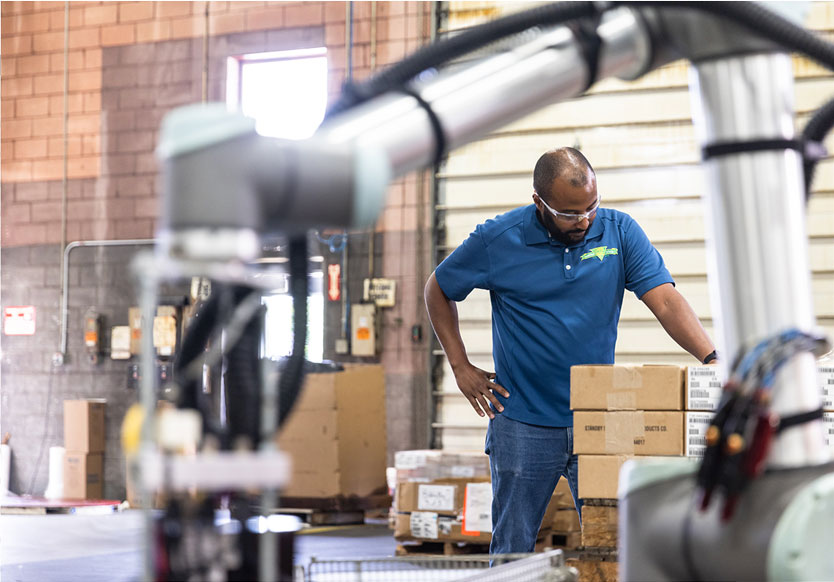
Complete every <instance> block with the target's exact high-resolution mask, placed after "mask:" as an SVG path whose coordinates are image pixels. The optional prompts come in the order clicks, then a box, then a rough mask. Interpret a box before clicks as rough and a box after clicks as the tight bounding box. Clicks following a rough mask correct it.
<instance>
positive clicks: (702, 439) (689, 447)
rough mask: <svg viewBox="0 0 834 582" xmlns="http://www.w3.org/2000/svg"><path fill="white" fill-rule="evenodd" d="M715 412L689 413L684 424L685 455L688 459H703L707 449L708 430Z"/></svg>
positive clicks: (686, 414)
mask: <svg viewBox="0 0 834 582" xmlns="http://www.w3.org/2000/svg"><path fill="white" fill-rule="evenodd" d="M713 416H715V413H714V412H687V413H685V419H684V422H685V424H686V436H685V437H684V438H685V439H686V440H685V442H684V445H685V447H684V455H685V456H687V457H703V456H704V451H706V449H707V442H706V441H707V429H708V428H709V425H710V423H711V422H712V417H713Z"/></svg>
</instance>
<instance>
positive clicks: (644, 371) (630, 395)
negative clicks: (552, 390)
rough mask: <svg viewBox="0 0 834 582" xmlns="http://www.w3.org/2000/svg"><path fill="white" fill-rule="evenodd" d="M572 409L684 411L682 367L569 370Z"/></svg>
mask: <svg viewBox="0 0 834 582" xmlns="http://www.w3.org/2000/svg"><path fill="white" fill-rule="evenodd" d="M570 407H571V409H573V410H683V369H682V368H681V367H680V366H664V365H645V366H623V365H599V366H596V365H594V366H591V365H583V366H573V367H571V371H570Z"/></svg>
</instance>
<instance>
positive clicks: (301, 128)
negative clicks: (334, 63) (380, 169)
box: [226, 47, 327, 139]
mask: <svg viewBox="0 0 834 582" xmlns="http://www.w3.org/2000/svg"><path fill="white" fill-rule="evenodd" d="M227 69H228V75H227V86H226V100H227V102H228V103H229V105H230V106H231V107H232V108H234V109H239V110H240V111H242V112H243V114H244V115H246V116H247V117H252V118H254V119H255V122H256V129H257V131H258V133H260V134H261V135H266V136H269V137H281V138H285V139H305V138H308V137H310V136H311V135H313V133H314V132H315V131H316V129H317V128H318V126H319V125H320V124H321V122H322V120H323V119H324V113H325V111H326V109H327V49H325V48H323V47H321V48H314V49H301V50H292V51H279V52H269V53H256V54H249V55H243V56H239V57H230V58H229V60H228V67H227Z"/></svg>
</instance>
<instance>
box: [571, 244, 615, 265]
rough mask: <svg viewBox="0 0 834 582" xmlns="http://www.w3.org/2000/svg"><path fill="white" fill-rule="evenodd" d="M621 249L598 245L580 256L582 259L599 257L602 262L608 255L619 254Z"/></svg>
mask: <svg viewBox="0 0 834 582" xmlns="http://www.w3.org/2000/svg"><path fill="white" fill-rule="evenodd" d="M618 254H620V251H619V250H617V249H609V248H608V247H596V248H593V249H591V250H590V251H588V252H587V253H585V254H584V255H582V256H581V257H580V260H583V261H584V260H585V259H592V258H594V257H596V258H598V259H599V260H600V262H601V261H602V260H603V259H604V258H605V257H607V256H608V255H618Z"/></svg>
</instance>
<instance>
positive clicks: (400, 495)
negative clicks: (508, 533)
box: [391, 450, 492, 544]
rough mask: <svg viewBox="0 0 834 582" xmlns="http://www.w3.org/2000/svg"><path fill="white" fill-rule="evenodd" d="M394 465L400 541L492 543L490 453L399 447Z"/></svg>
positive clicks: (394, 521)
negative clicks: (415, 449)
mask: <svg viewBox="0 0 834 582" xmlns="http://www.w3.org/2000/svg"><path fill="white" fill-rule="evenodd" d="M394 468H395V470H396V487H395V492H394V511H393V513H392V517H393V519H392V520H391V522H392V526H393V528H394V538H395V539H397V540H398V541H402V542H420V543H425V542H464V543H468V544H489V541H490V537H491V534H490V532H491V530H492V488H491V484H490V479H489V457H487V456H486V455H485V454H484V453H482V452H449V451H437V450H421V451H400V452H398V453H397V454H396V456H395V462H394Z"/></svg>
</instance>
